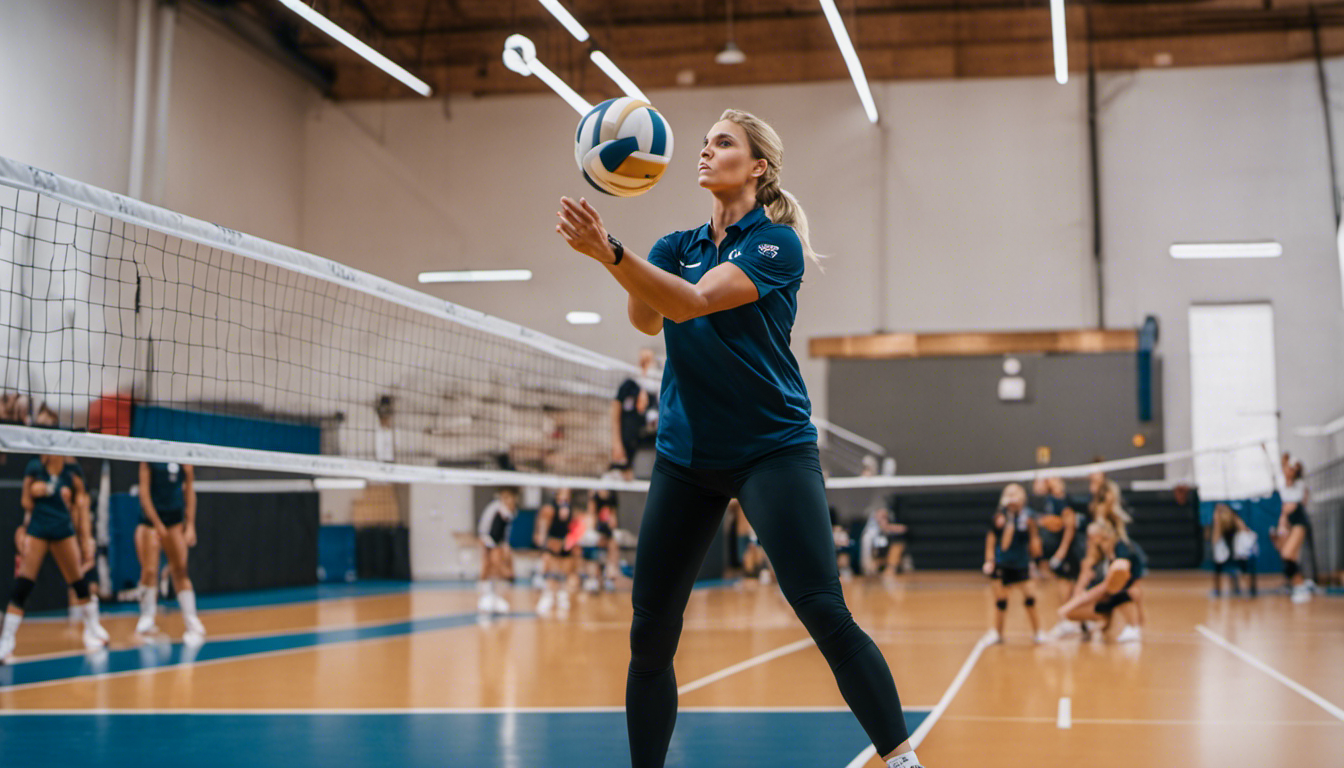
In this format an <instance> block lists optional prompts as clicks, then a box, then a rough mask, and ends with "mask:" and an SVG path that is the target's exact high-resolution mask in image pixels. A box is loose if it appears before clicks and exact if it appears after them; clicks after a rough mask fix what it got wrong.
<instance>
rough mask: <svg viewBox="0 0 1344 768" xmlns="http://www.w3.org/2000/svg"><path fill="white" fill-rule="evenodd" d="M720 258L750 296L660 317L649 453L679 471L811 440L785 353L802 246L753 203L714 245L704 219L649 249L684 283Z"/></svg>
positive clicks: (724, 465)
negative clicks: (660, 358) (751, 286)
mask: <svg viewBox="0 0 1344 768" xmlns="http://www.w3.org/2000/svg"><path fill="white" fill-rule="evenodd" d="M726 261H730V262H732V263H733V264H734V265H736V266H737V268H738V269H741V270H742V271H743V272H744V273H746V275H747V277H749V278H751V281H752V282H753V283H755V284H756V290H757V292H758V293H759V298H757V299H756V301H754V302H752V303H750V304H744V305H743V306H740V307H735V308H733V309H726V310H723V311H721V312H714V313H712V314H709V315H705V316H704V317H697V318H694V319H691V320H687V321H686V322H684V323H674V322H672V321H671V320H668V319H666V318H664V320H663V337H664V339H665V340H666V343H667V367H666V368H665V369H664V370H663V386H662V395H661V396H660V398H659V402H660V403H661V410H660V411H659V416H658V453H660V454H662V455H663V456H665V457H667V458H668V459H670V460H671V461H673V462H675V463H677V464H680V465H682V466H685V467H696V468H704V469H729V468H733V467H741V466H744V465H747V464H750V463H752V462H753V461H754V460H755V459H758V458H760V457H761V456H763V455H765V454H768V453H770V452H772V451H775V450H778V449H780V448H785V447H789V446H794V445H804V444H808V443H812V444H815V443H816V442H817V430H816V427H814V426H812V403H811V401H810V400H808V397H807V387H806V386H805V385H804V384H803V376H802V374H801V373H799V372H798V361H797V360H796V359H794V357H793V352H792V351H791V350H790V349H789V342H790V339H791V337H792V334H793V320H794V317H795V316H796V315H797V314H798V287H799V286H800V285H801V284H802V281H803V245H802V242H801V241H800V240H799V239H798V233H797V232H795V231H794V230H793V227H790V226H787V225H784V224H775V223H774V222H772V221H770V219H769V218H768V217H766V215H765V209H764V208H756V209H755V210H753V211H752V212H751V213H748V214H747V215H746V216H743V217H742V218H741V219H740V220H739V221H738V222H737V223H736V224H732V225H730V226H729V227H728V228H727V231H726V233H725V236H724V238H723V242H722V243H721V244H720V245H719V246H717V247H716V246H715V245H714V240H713V238H712V236H711V234H710V226H709V224H705V225H704V226H701V227H698V228H696V229H691V230H686V231H684V232H673V233H672V234H670V235H668V236H666V237H664V238H662V239H661V240H659V241H658V242H657V243H655V244H654V246H653V249H652V250H651V251H650V252H649V262H650V263H651V264H654V265H656V266H658V267H659V268H661V269H663V270H664V271H667V272H671V273H672V274H674V275H678V276H680V277H682V278H684V279H685V280H687V281H688V282H691V283H698V282H700V278H702V277H704V276H705V274H706V273H708V272H709V270H711V269H713V268H715V267H717V266H719V265H720V264H722V263H724V262H726Z"/></svg>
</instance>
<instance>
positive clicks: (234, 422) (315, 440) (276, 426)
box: [131, 406, 322, 454]
mask: <svg viewBox="0 0 1344 768" xmlns="http://www.w3.org/2000/svg"><path fill="white" fill-rule="evenodd" d="M131 434H132V435H133V436H135V437H148V438H154V439H157V440H178V441H182V442H187V443H205V444H207V445H224V446H228V447H230V448H254V449H257V450H262V451H283V452H285V453H308V454H318V453H321V452H322V430H321V429H319V428H318V427H315V426H309V425H306V424H285V423H282V422H278V421H267V420H265V419H247V418H243V417H240V416H221V415H217V414H213V413H197V412H194V411H181V410H176V409H173V408H162V407H158V406H143V407H139V406H138V407H136V409H135V414H134V416H133V417H132V419H131Z"/></svg>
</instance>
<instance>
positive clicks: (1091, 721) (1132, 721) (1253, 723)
mask: <svg viewBox="0 0 1344 768" xmlns="http://www.w3.org/2000/svg"><path fill="white" fill-rule="evenodd" d="M947 719H948V720H959V721H970V722H986V723H1058V722H1059V721H1058V719H1056V718H1053V717H1013V716H1009V715H951V716H949V717H948V718H947ZM1073 724H1074V725H1228V726H1242V725H1244V726H1247V727H1256V728H1258V727H1262V726H1270V725H1324V726H1329V727H1331V728H1338V727H1339V723H1338V722H1336V721H1334V720H1160V719H1159V720H1154V719H1136V718H1123V717H1096V718H1086V717H1080V718H1076V719H1074V720H1073Z"/></svg>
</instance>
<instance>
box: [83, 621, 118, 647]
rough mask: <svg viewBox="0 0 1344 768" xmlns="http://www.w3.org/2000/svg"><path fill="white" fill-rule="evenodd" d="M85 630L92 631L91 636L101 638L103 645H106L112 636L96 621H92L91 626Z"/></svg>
mask: <svg viewBox="0 0 1344 768" xmlns="http://www.w3.org/2000/svg"><path fill="white" fill-rule="evenodd" d="M85 631H92V632H93V636H94V637H96V638H98V639H99V640H101V641H102V643H103V645H107V643H108V641H109V640H111V639H112V636H111V635H109V634H107V630H106V629H103V625H102V624H99V623H98V622H94V624H93V626H92V627H89V628H88V629H87V630H85Z"/></svg>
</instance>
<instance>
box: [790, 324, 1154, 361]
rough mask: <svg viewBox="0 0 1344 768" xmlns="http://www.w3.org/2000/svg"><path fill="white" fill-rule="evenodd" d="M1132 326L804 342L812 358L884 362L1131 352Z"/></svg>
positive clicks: (882, 335) (1133, 345)
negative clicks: (915, 359) (906, 358)
mask: <svg viewBox="0 0 1344 768" xmlns="http://www.w3.org/2000/svg"><path fill="white" fill-rule="evenodd" d="M1138 348H1139V332H1138V330H1137V329H1120V330H1101V331H1099V330H1063V331H1004V332H965V333H876V334H869V335H866V336H822V337H818V338H814V339H811V340H810V341H809V342H808V354H809V355H811V356H812V357H833V358H848V359H861V360H862V359H866V360H885V359H892V358H905V357H964V356H975V355H1008V354H1028V353H1048V354H1096V353H1101V352H1134V351H1137V350H1138Z"/></svg>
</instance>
